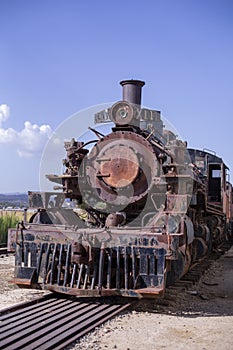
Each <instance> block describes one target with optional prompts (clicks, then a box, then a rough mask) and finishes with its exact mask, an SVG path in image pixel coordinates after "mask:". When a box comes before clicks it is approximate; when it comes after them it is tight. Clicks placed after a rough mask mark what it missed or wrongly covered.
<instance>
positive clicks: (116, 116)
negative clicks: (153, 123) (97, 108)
mask: <svg viewBox="0 0 233 350" xmlns="http://www.w3.org/2000/svg"><path fill="white" fill-rule="evenodd" d="M135 112H136V111H135V110H134V108H133V105H132V104H130V103H128V102H125V101H122V102H117V103H115V104H114V105H113V106H112V107H111V110H110V118H111V120H112V121H113V122H114V123H115V124H117V125H127V124H135V122H134V119H135Z"/></svg>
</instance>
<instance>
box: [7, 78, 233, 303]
mask: <svg viewBox="0 0 233 350" xmlns="http://www.w3.org/2000/svg"><path fill="white" fill-rule="evenodd" d="M144 84H145V83H144V82H143V81H139V80H126V81H122V82H121V85H122V87H123V99H122V101H119V102H117V103H115V104H113V105H112V106H111V107H110V108H108V109H106V110H103V111H100V112H99V113H96V114H95V122H96V123H103V122H104V123H106V122H111V123H112V131H111V132H110V133H108V134H103V133H100V132H99V131H98V130H97V129H91V128H90V129H91V130H92V132H93V133H94V134H95V138H94V140H93V141H92V142H90V141H89V142H86V143H85V142H84V141H78V140H75V139H72V140H71V141H70V142H65V149H66V159H65V160H63V164H64V166H65V171H64V173H63V174H62V175H53V174H52V175H51V174H50V175H47V178H48V180H50V181H53V182H54V183H56V185H57V188H60V189H61V191H60V192H55V193H54V192H45V193H40V192H29V202H30V206H31V207H37V208H38V211H37V212H36V213H35V214H34V215H33V216H32V217H31V218H30V220H29V222H24V223H21V224H19V225H18V227H17V229H16V230H13V229H11V230H10V231H9V242H10V243H9V244H11V245H12V246H13V245H14V246H15V249H16V262H15V279H14V281H15V283H16V284H18V285H19V286H24V287H25V286H28V287H32V288H44V289H48V290H51V291H55V292H60V293H66V294H70V295H76V296H92V297H95V296H109V295H121V296H132V297H157V296H163V294H164V291H165V287H166V286H167V285H170V284H173V283H174V282H175V281H176V280H177V279H179V278H181V277H182V276H183V275H184V274H185V273H186V272H187V271H188V270H189V269H190V267H191V266H192V265H193V264H195V263H196V262H197V261H199V260H200V259H202V258H204V257H205V256H206V254H208V252H210V251H211V250H212V249H213V247H217V246H218V245H219V244H220V243H221V242H222V241H223V240H225V239H228V238H229V236H230V235H231V233H232V186H231V184H230V183H229V182H228V181H227V170H228V168H227V166H226V165H225V164H224V162H223V160H222V159H221V158H219V157H217V156H216V155H215V154H214V153H212V152H209V151H202V150H197V149H188V148H187V144H186V142H183V141H182V140H180V139H179V138H178V137H177V136H176V135H175V134H174V133H173V132H172V131H169V130H167V129H165V127H164V125H163V121H162V119H161V115H160V112H159V111H156V110H151V109H146V108H142V107H141V89H142V87H143V85H144ZM90 145H91V147H90ZM52 197H53V199H54V200H53V206H52V205H51V198H52ZM67 200H71V201H73V203H76V205H75V206H74V208H72V209H70V208H65V207H64V203H66V202H67Z"/></svg>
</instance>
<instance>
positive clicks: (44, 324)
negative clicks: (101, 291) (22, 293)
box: [0, 296, 130, 350]
mask: <svg viewBox="0 0 233 350" xmlns="http://www.w3.org/2000/svg"><path fill="white" fill-rule="evenodd" d="M129 306H130V304H129V303H125V304H119V303H116V304H115V303H112V302H111V301H107V300H106V301H105V303H100V302H96V301H91V302H85V301H78V300H74V299H73V300H71V299H61V298H60V299H57V298H55V297H53V296H49V297H46V298H41V299H39V300H37V301H34V302H33V303H29V305H27V304H25V303H24V304H23V305H22V306H18V307H15V306H14V307H12V308H8V309H7V310H6V311H5V312H4V310H2V311H0V322H1V330H0V338H1V340H0V348H1V349H11V350H12V349H14V350H17V349H27V350H35V349H43V350H47V349H63V348H64V347H65V346H67V345H69V344H71V343H72V342H73V341H75V340H77V339H78V338H80V337H81V336H83V335H84V334H86V333H88V332H89V331H90V330H92V329H94V328H95V327H97V326H98V325H100V324H102V323H104V322H105V321H106V320H108V319H110V318H111V317H113V316H115V315H116V314H118V313H120V312H122V311H123V310H125V309H126V308H128V307H129Z"/></svg>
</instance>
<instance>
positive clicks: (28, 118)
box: [0, 0, 233, 193]
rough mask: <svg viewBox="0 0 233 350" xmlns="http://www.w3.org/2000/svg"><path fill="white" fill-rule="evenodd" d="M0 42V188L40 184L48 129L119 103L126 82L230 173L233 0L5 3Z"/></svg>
mask: <svg viewBox="0 0 233 350" xmlns="http://www.w3.org/2000/svg"><path fill="white" fill-rule="evenodd" d="M0 42H1V54H0V163H1V175H0V180H1V181H0V193H7V192H8V193H9V192H26V191H27V190H38V189H39V177H40V176H39V174H40V161H41V156H42V150H43V147H44V146H45V144H46V142H47V140H48V137H49V135H51V133H52V131H54V130H56V129H57V128H58V127H59V125H61V124H62V123H64V121H65V120H66V119H67V118H68V117H70V116H71V115H74V114H75V113H76V112H78V111H80V110H82V109H86V108H88V107H90V106H93V105H98V104H102V103H108V102H112V101H117V100H119V99H120V98H121V87H120V85H119V81H121V80H123V79H131V78H134V79H142V80H144V81H145V82H146V85H145V87H144V88H143V105H144V106H147V107H151V108H155V109H158V110H161V111H162V114H163V115H164V116H165V117H166V118H167V119H168V120H169V121H170V122H171V123H172V124H173V125H174V126H175V128H176V129H177V130H178V131H179V133H180V134H181V135H182V137H183V138H184V139H185V140H187V141H188V145H189V146H190V147H194V148H200V149H202V148H208V149H211V150H214V151H216V153H217V154H218V155H219V156H221V157H222V158H223V159H224V160H225V162H226V163H227V164H228V165H229V167H230V168H231V174H232V175H231V177H232V178H233V172H232V171H233V157H232V150H233V139H232V129H233V128H232V125H233V122H232V119H233V115H232V112H233V63H232V62H233V1H232V0H218V1H217V0H183V1H182V0H145V1H138V0H134V1H133V0H132V1H131V0H129V1H127V0H125V1H122V0H118V1H105V0H99V1H94V0H92V1H90V0H86V1H79V0H76V1H75V0H69V1H59V0H50V1H45V0H41V1H36V0H34V1H33V0H30V1H29V0H28V1H27V0H21V1H17V0H1V1H0ZM88 123H89V121H87V120H80V119H79V122H78V123H77V124H78V125H77V129H76V128H75V127H74V128H73V130H72V132H73V136H74V137H77V136H79V135H80V132H81V131H82V129H83V128H84V126H85V125H86V124H88ZM68 137H69V135H68Z"/></svg>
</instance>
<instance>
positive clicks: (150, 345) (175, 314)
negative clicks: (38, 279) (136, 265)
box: [0, 247, 233, 350]
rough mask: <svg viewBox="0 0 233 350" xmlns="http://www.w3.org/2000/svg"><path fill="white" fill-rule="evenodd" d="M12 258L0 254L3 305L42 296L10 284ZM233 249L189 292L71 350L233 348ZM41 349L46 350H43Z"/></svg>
mask: <svg viewBox="0 0 233 350" xmlns="http://www.w3.org/2000/svg"><path fill="white" fill-rule="evenodd" d="M12 273H13V257H2V258H0V282H1V287H0V309H2V308H4V307H6V306H9V305H12V304H14V303H17V302H21V301H24V300H28V299H30V300H31V299H32V298H35V297H38V295H40V294H41V292H40V291H34V290H32V291H29V290H24V289H17V287H15V286H12V285H10V284H9V282H8V281H9V280H10V279H11V278H12ZM232 331H233V247H232V248H231V249H230V250H229V251H228V252H227V253H225V254H224V255H222V256H221V258H220V259H218V260H217V261H215V262H214V263H213V264H212V267H211V268H210V269H209V270H208V271H207V272H206V273H205V275H204V276H203V277H202V278H201V280H200V282H199V283H198V284H197V285H196V286H194V287H193V288H192V289H191V290H188V291H186V292H182V291H181V292H180V294H179V296H178V298H177V297H172V294H171V293H170V294H169V296H168V298H167V299H165V300H164V301H163V302H162V303H161V304H160V305H158V304H157V303H155V302H154V301H153V300H151V301H149V302H146V303H142V304H141V305H140V306H139V307H138V308H137V309H136V310H133V311H128V312H126V313H125V314H123V315H120V316H118V317H116V318H114V319H113V320H111V321H109V322H107V323H105V324H104V325H103V326H102V327H100V328H98V329H96V330H95V331H94V332H91V333H90V334H88V335H87V336H85V337H84V338H83V339H81V341H79V342H78V343H77V344H76V345H73V346H72V347H70V348H69V349H72V350H80V349H95V350H100V349H118V350H141V349H147V350H159V349H169V350H170V349H172V350H174V349H176V350H179V349H185V350H186V349H191V350H192V349H193V350H194V349H195V350H210V349H211V350H215V349H216V350H217V349H222V350H231V349H233V332H232ZM42 350H43V349H42Z"/></svg>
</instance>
